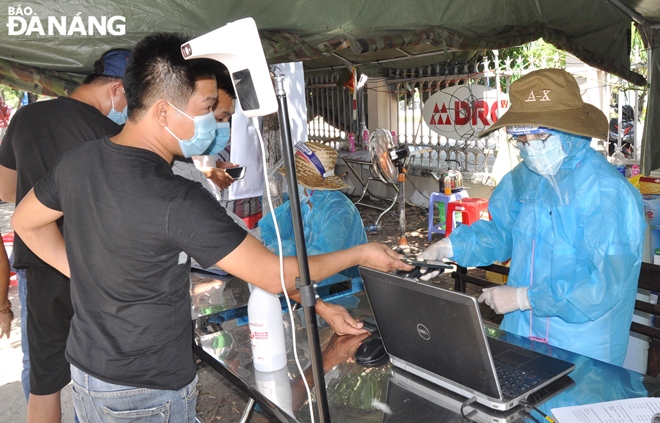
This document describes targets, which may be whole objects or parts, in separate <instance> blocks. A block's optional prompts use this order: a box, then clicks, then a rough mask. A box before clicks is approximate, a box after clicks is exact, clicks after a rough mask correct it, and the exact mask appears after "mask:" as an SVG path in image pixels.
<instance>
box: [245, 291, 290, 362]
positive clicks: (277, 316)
mask: <svg viewBox="0 0 660 423" xmlns="http://www.w3.org/2000/svg"><path fill="white" fill-rule="evenodd" d="M248 321H249V324H250V343H251V344H252V360H253V362H254V368H255V370H258V371H260V372H274V371H276V370H280V369H282V368H283V367H284V366H286V343H285V339H284V323H283V321H282V306H281V305H280V299H279V297H278V296H277V295H275V294H271V293H270V292H266V291H264V290H263V289H260V288H257V287H256V286H255V287H254V288H253V289H252V293H251V294H250V300H249V301H248Z"/></svg>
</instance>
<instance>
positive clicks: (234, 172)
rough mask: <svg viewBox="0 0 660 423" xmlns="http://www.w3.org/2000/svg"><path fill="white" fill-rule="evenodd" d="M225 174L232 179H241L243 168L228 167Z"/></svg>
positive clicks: (243, 172)
mask: <svg viewBox="0 0 660 423" xmlns="http://www.w3.org/2000/svg"><path fill="white" fill-rule="evenodd" d="M225 172H227V174H228V175H229V176H231V177H232V178H234V179H243V177H244V176H245V166H238V167H228V168H226V169H225Z"/></svg>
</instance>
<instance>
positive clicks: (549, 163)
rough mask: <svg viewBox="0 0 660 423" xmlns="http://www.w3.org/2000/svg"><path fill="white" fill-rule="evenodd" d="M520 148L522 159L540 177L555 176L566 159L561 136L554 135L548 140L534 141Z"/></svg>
mask: <svg viewBox="0 0 660 423" xmlns="http://www.w3.org/2000/svg"><path fill="white" fill-rule="evenodd" d="M527 144H528V145H522V146H520V157H522V159H523V161H524V162H525V164H527V167H529V168H530V170H532V171H533V172H536V173H538V174H539V175H544V176H552V175H555V174H556V173H557V172H558V171H559V168H560V167H561V164H562V163H563V162H564V159H565V158H566V153H565V152H564V148H563V147H562V144H561V139H560V138H559V135H556V134H553V135H551V136H550V137H549V138H548V139H547V140H545V141H541V140H532V141H529V142H528V143H527Z"/></svg>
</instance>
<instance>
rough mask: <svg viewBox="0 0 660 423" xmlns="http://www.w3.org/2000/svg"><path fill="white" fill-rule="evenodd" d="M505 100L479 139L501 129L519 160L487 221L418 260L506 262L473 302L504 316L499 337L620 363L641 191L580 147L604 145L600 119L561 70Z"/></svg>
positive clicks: (634, 274) (529, 78) (635, 272)
mask: <svg viewBox="0 0 660 423" xmlns="http://www.w3.org/2000/svg"><path fill="white" fill-rule="evenodd" d="M510 98H511V100H510V101H511V107H510V108H509V110H508V111H507V112H506V113H505V114H504V115H503V116H502V117H501V118H500V119H499V120H498V121H497V123H495V124H494V125H493V126H491V127H490V128H488V129H487V130H486V131H484V132H483V133H481V134H480V135H479V136H480V137H483V136H485V135H486V134H488V133H490V132H492V131H493V130H495V129H498V128H502V127H506V128H507V132H508V134H509V135H510V136H511V142H512V143H513V144H514V145H515V146H516V147H517V148H518V149H519V150H520V156H521V158H522V163H520V164H518V166H516V167H515V168H514V169H513V170H512V171H511V172H509V173H508V174H507V175H506V176H505V177H504V178H503V179H502V181H501V182H500V184H499V185H498V186H497V188H496V189H495V191H494V192H493V195H492V196H491V198H490V202H489V207H488V211H489V212H490V215H491V218H492V219H491V220H490V221H486V220H480V221H478V222H475V223H473V224H472V225H470V226H467V225H461V226H459V227H458V228H457V229H456V230H455V231H453V232H452V233H451V236H450V237H449V238H446V239H443V240H441V241H439V242H437V243H435V244H433V245H431V246H430V247H429V248H428V249H427V250H426V251H424V252H423V253H422V254H421V255H420V257H421V258H423V259H429V260H441V259H443V258H450V259H452V260H454V261H456V262H457V263H458V264H460V265H461V266H465V267H468V266H485V265H489V264H491V263H493V262H494V261H506V260H508V259H511V269H510V273H509V278H508V282H507V284H506V285H503V286H498V287H495V288H487V289H484V292H483V293H482V294H481V296H480V297H479V301H480V302H485V303H486V304H488V305H489V306H490V307H491V308H493V310H494V311H495V312H496V313H499V314H504V319H503V321H502V324H501V326H500V327H501V328H502V329H504V330H507V331H509V332H513V333H516V334H518V335H522V336H527V337H530V338H532V339H534V340H537V341H541V342H547V343H549V344H551V345H555V346H558V347H561V348H564V349H567V350H570V351H574V352H577V353H580V354H583V355H586V356H589V357H593V358H596V359H599V360H603V361H607V362H610V363H614V364H617V365H622V364H623V362H624V359H625V356H626V350H627V346H628V335H629V330H630V323H631V320H632V315H633V307H634V302H635V295H636V292H637V279H638V277H639V270H640V267H641V260H642V243H643V239H644V230H645V227H646V224H645V222H644V213H643V207H642V199H641V195H640V194H639V192H638V191H637V190H636V189H635V188H634V187H633V186H632V185H631V184H630V183H628V182H627V181H626V179H625V178H623V177H622V176H621V174H620V173H618V171H617V170H616V169H615V168H614V167H613V166H612V165H611V164H610V163H608V162H607V161H606V160H605V158H604V157H603V156H602V155H601V154H599V153H598V152H596V151H595V150H594V149H592V148H591V147H589V143H590V140H591V138H598V139H606V138H607V132H608V123H607V118H606V117H605V115H604V114H603V113H602V112H601V111H600V110H598V109H597V108H595V107H593V106H592V105H590V104H586V103H584V102H583V101H582V98H581V95H580V89H579V87H578V85H577V82H576V81H575V79H574V78H573V76H571V75H570V74H569V73H567V72H565V71H563V70H559V69H543V70H538V71H535V72H531V73H529V74H528V75H526V76H524V77H522V78H520V79H519V80H518V81H516V82H514V83H513V84H512V85H511V90H510Z"/></svg>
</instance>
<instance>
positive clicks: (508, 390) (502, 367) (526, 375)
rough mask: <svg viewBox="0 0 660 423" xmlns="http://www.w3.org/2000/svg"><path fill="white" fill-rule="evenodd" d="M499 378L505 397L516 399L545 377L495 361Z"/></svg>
mask: <svg viewBox="0 0 660 423" xmlns="http://www.w3.org/2000/svg"><path fill="white" fill-rule="evenodd" d="M495 370H496V371H497V379H498V380H499V381H500V388H502V394H503V395H504V397H505V398H509V399H514V398H517V397H518V396H519V395H521V394H523V393H524V392H526V391H528V390H529V389H531V388H533V387H535V386H536V385H538V384H539V383H541V382H543V381H545V378H542V377H539V376H536V375H534V374H532V373H530V372H527V371H524V370H521V369H518V368H516V367H511V366H508V365H506V364H504V363H497V362H496V363H495Z"/></svg>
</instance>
